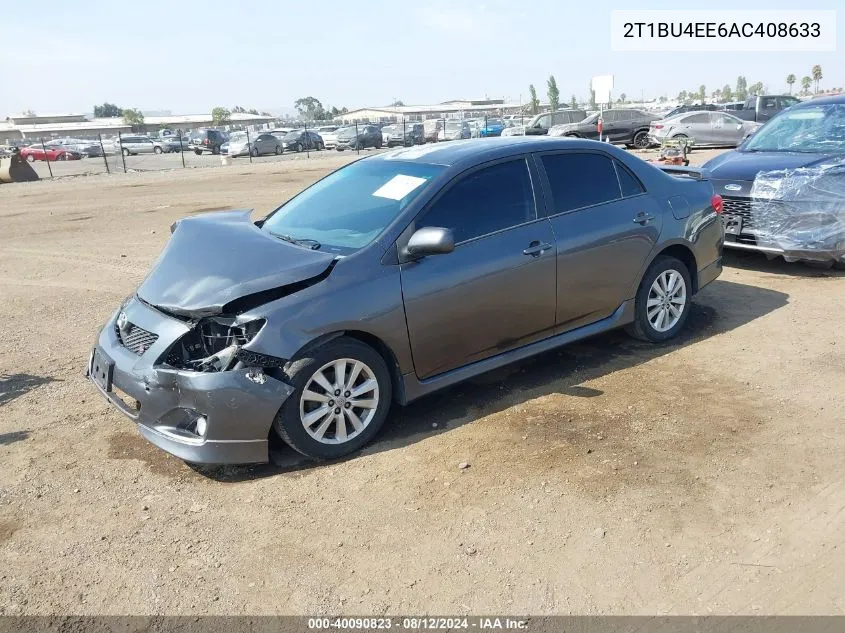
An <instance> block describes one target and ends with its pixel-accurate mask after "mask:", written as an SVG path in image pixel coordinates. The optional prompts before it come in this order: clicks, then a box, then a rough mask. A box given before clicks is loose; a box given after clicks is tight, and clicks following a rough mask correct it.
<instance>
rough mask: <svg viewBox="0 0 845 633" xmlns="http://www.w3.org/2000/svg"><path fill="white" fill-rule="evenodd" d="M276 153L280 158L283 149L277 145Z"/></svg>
mask: <svg viewBox="0 0 845 633" xmlns="http://www.w3.org/2000/svg"><path fill="white" fill-rule="evenodd" d="M275 151H276V156H278V155H279V154H281V153H282V148H281V147H279V146H278V145H276V150H275Z"/></svg>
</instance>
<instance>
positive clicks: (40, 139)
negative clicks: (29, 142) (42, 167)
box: [38, 137, 53, 178]
mask: <svg viewBox="0 0 845 633" xmlns="http://www.w3.org/2000/svg"><path fill="white" fill-rule="evenodd" d="M38 140H39V141H41V149H42V150H43V151H44V160H46V161H47V169H48V170H49V172H50V178H52V177H53V168H52V167H51V166H50V157H49V156H48V155H47V147H46V146H45V145H44V139H43V138H41V137H39V138H38Z"/></svg>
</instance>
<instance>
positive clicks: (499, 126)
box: [478, 117, 505, 138]
mask: <svg viewBox="0 0 845 633" xmlns="http://www.w3.org/2000/svg"><path fill="white" fill-rule="evenodd" d="M478 123H479V127H478V136H480V137H481V138H486V137H488V136H501V135H502V132H503V131H504V129H505V122H504V121H502V119H499V118H497V117H484V118H480V119H478Z"/></svg>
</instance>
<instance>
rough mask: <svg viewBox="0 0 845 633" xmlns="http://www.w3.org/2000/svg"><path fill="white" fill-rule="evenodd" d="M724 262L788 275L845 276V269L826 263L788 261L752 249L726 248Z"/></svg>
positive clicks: (832, 277)
mask: <svg viewBox="0 0 845 633" xmlns="http://www.w3.org/2000/svg"><path fill="white" fill-rule="evenodd" d="M722 263H723V264H724V265H725V266H728V267H731V268H739V269H741V270H753V271H757V272H761V273H771V274H774V275H785V276H788V277H804V278H831V279H835V278H837V277H845V271H842V270H837V269H835V268H827V267H826V264H825V265H822V266H816V265H813V264H808V263H806V262H788V261H786V260H784V259H783V257H773V258H771V259H769V258H768V257H766V256H765V255H764V254H763V253H755V252H752V251H738V250H725V252H724V254H723V256H722Z"/></svg>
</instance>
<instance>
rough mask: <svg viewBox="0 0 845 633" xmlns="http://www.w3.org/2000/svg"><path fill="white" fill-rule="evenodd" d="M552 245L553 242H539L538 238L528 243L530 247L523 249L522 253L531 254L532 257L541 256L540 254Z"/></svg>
mask: <svg viewBox="0 0 845 633" xmlns="http://www.w3.org/2000/svg"><path fill="white" fill-rule="evenodd" d="M551 247H552V245H551V244H547V243H546V242H538V241H537V240H534V241H533V242H531V243H530V244H529V245H528V248H526V249H525V250H524V251H522V254H523V255H530V256H531V257H539V256H540V255H542V254H543V253H545V252H546V251H547V250H549V249H550V248H551Z"/></svg>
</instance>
